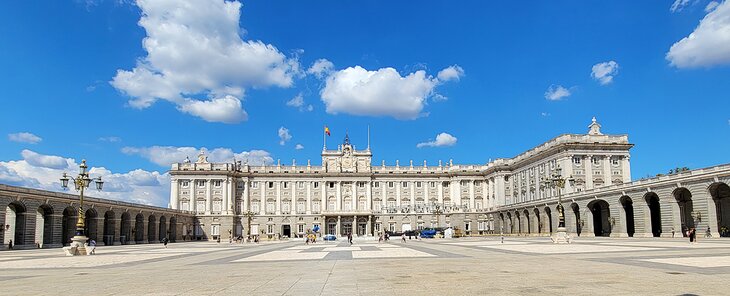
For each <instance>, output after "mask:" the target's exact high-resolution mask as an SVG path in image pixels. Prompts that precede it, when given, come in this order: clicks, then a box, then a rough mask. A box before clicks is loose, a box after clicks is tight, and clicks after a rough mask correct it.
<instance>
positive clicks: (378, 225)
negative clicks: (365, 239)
mask: <svg viewBox="0 0 730 296" xmlns="http://www.w3.org/2000/svg"><path fill="white" fill-rule="evenodd" d="M375 232H380V223H375Z"/></svg>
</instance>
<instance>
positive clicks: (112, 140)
mask: <svg viewBox="0 0 730 296" xmlns="http://www.w3.org/2000/svg"><path fill="white" fill-rule="evenodd" d="M99 141H102V142H110V143H118V142H121V141H122V138H120V137H101V138H99Z"/></svg>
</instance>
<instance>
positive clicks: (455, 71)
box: [436, 65, 464, 81]
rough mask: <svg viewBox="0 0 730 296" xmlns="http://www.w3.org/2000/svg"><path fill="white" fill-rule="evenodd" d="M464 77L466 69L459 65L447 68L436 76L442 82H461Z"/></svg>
mask: <svg viewBox="0 0 730 296" xmlns="http://www.w3.org/2000/svg"><path fill="white" fill-rule="evenodd" d="M463 76H464V69H463V68H461V67H459V66H458V65H453V66H451V67H448V68H445V69H443V70H441V71H439V73H438V74H437V75H436V77H438V79H439V80H440V81H450V80H459V79H460V78H461V77H463Z"/></svg>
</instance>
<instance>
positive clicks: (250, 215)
mask: <svg viewBox="0 0 730 296" xmlns="http://www.w3.org/2000/svg"><path fill="white" fill-rule="evenodd" d="M242 215H243V216H244V217H246V219H247V221H248V226H246V238H247V239H250V238H251V218H253V216H255V215H256V213H254V212H251V210H248V211H246V212H244V213H243V214H242Z"/></svg>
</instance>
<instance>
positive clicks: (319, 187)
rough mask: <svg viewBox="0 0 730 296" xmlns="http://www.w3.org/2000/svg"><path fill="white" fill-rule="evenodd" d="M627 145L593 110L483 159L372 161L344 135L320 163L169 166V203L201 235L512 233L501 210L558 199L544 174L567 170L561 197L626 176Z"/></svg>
mask: <svg viewBox="0 0 730 296" xmlns="http://www.w3.org/2000/svg"><path fill="white" fill-rule="evenodd" d="M631 147H633V144H631V143H629V140H628V136H627V135H604V134H603V133H602V132H601V125H600V124H599V123H598V122H596V120H595V118H594V119H593V121H592V123H591V124H590V125H589V126H588V132H587V133H586V134H564V135H560V136H558V137H556V138H553V139H551V140H549V141H547V142H545V143H543V144H541V145H539V146H537V147H535V148H533V149H530V150H528V151H526V152H524V153H522V154H520V155H517V156H515V157H513V158H509V159H496V160H493V161H490V162H488V163H487V164H467V165H464V164H454V163H453V162H452V161H451V160H449V161H448V163H442V162H441V161H439V163H438V165H428V164H427V163H426V162H425V161H424V162H423V163H414V162H413V161H412V160H411V161H410V162H409V163H407V164H405V165H402V164H400V163H399V162H398V161H396V163H395V166H388V165H386V164H385V162H383V163H381V164H380V165H375V164H373V163H372V151H371V150H370V147H369V145H368V147H367V148H366V149H364V150H358V149H356V147H355V146H353V145H352V144H351V143H350V140H349V137H347V136H346V137H345V139H344V142H343V143H342V144H341V145H338V146H337V149H336V150H328V149H326V147H325V148H324V149H323V151H322V154H321V157H322V162H321V165H312V164H311V163H309V162H307V164H306V165H297V164H296V163H292V164H290V165H282V164H281V163H280V162H277V164H276V165H263V166H259V165H248V164H245V163H241V162H236V163H210V162H208V161H207V157H206V156H205V154H204V153H203V152H201V154H200V155H199V156H198V159H197V161H195V162H192V161H190V160H188V159H186V161H184V162H182V163H176V164H173V165H172V169H171V171H170V174H171V176H172V190H171V198H170V206H171V207H172V208H173V209H179V210H183V211H189V212H191V213H193V214H194V215H195V216H196V221H197V222H196V225H195V227H193V229H192V230H190V232H193V233H189V235H193V236H194V237H198V238H200V239H217V238H219V237H222V238H224V239H225V238H228V237H229V236H234V237H235V236H239V235H241V236H246V235H248V234H250V235H264V236H269V237H277V236H279V235H281V236H287V237H294V236H300V235H302V234H304V233H307V232H308V231H309V230H311V229H313V228H319V229H321V232H322V233H327V234H335V235H338V236H339V235H346V234H347V233H353V234H354V235H357V236H371V235H378V234H379V233H381V232H383V231H407V230H415V229H422V228H426V227H455V228H457V229H459V230H460V231H461V233H463V234H466V235H473V234H487V233H495V232H497V233H499V232H500V231H501V232H508V233H509V232H515V231H514V230H513V227H514V225H516V224H515V223H514V222H513V223H508V222H507V221H506V220H505V219H507V217H506V216H505V215H501V216H500V214H502V212H501V211H503V210H505V209H510V208H512V207H514V206H515V205H521V204H525V203H529V202H538V201H553V200H556V199H557V195H558V192H557V191H556V189H555V188H549V187H544V186H541V184H543V183H541V180H542V178H546V177H549V176H550V174H551V173H554V172H556V171H557V170H558V169H560V170H561V173H562V175H563V176H572V178H573V179H574V182H569V183H566V186H565V188H564V189H563V190H562V194H563V195H566V196H568V195H570V194H579V193H581V192H586V191H593V190H600V189H601V188H605V187H610V186H616V185H621V184H626V183H630V182H631V166H630V153H629V150H630V149H631ZM512 217H513V215H512V214H510V217H509V218H510V219H511V218H512ZM551 219H552V218H551ZM524 220H527V219H523V221H524ZM505 227H509V229H505ZM528 228H529V227H528ZM542 228H543V227H541V229H542ZM519 230H520V229H517V230H516V231H519ZM543 232H545V231H543ZM537 233H539V231H538V232H537Z"/></svg>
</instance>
